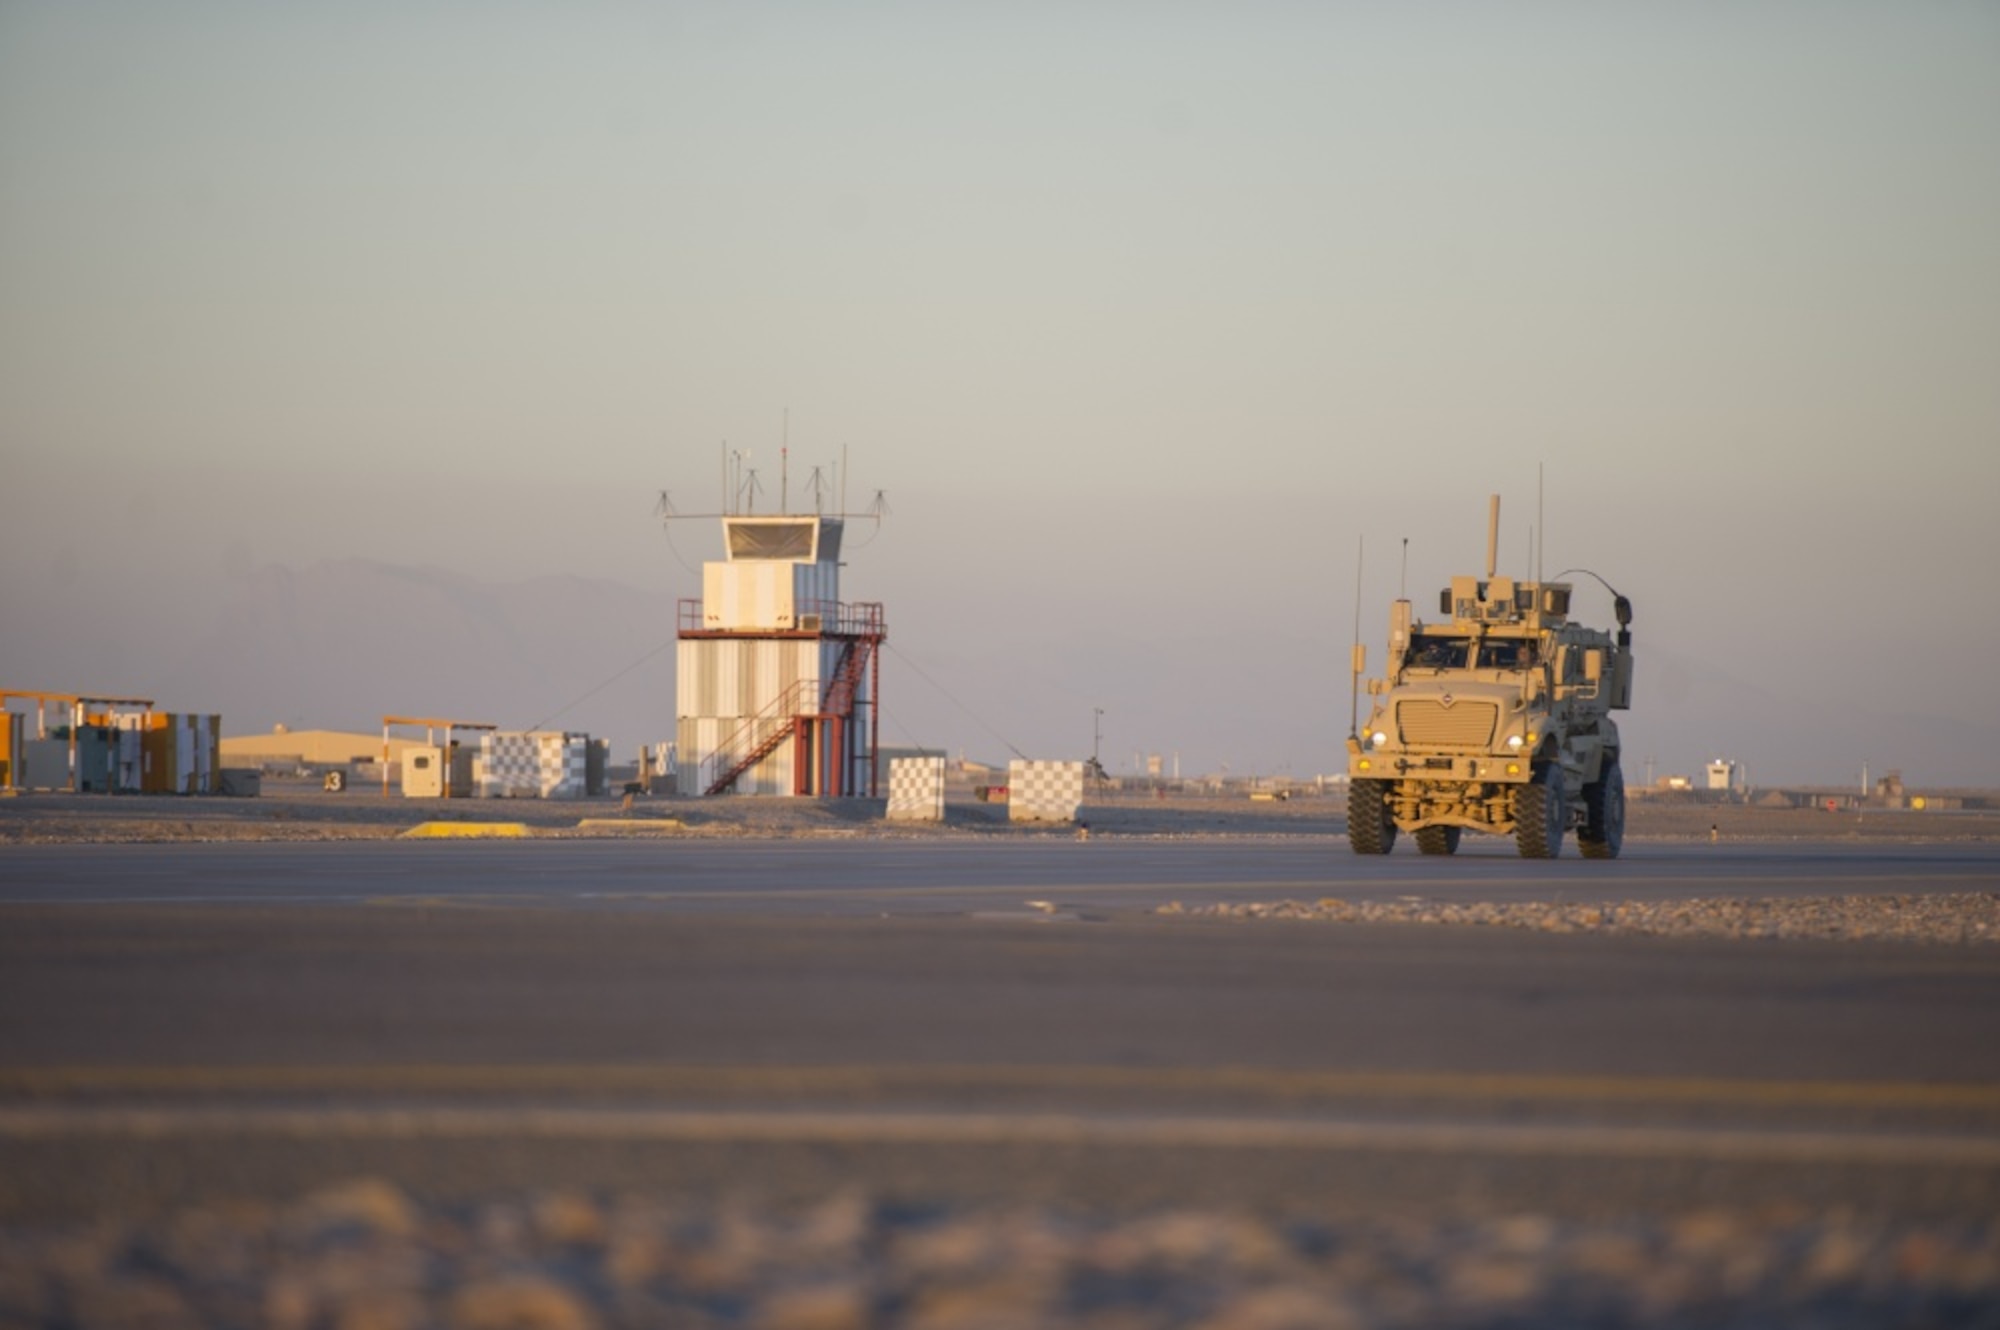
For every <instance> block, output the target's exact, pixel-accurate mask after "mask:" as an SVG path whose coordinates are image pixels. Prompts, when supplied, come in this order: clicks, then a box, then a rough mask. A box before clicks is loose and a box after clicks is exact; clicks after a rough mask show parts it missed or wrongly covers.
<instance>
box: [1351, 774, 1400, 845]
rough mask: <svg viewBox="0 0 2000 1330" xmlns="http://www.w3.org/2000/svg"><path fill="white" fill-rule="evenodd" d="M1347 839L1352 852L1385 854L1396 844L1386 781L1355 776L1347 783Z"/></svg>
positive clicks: (1394, 824) (1394, 825)
mask: <svg viewBox="0 0 2000 1330" xmlns="http://www.w3.org/2000/svg"><path fill="white" fill-rule="evenodd" d="M1347 843H1348V845H1350V846H1351V847H1353V850H1354V852H1355V853H1356V854H1387V853H1388V852H1389V851H1390V850H1392V849H1394V848H1395V846H1396V823H1395V820H1394V819H1393V818H1391V817H1390V816H1389V782H1388V781H1386V780H1357V781H1354V782H1352V783H1350V784H1349V785H1348V787H1347Z"/></svg>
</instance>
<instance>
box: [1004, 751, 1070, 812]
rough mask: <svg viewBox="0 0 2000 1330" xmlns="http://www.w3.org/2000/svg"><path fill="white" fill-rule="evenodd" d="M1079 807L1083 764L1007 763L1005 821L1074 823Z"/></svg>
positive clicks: (1017, 761)
mask: <svg viewBox="0 0 2000 1330" xmlns="http://www.w3.org/2000/svg"><path fill="white" fill-rule="evenodd" d="M1081 807H1083V763H1081V762H1023V761H1020V760H1018V759H1017V760H1015V761H1012V762H1009V763H1008V764H1007V820H1008V821H1009V822H1074V821H1076V812H1077V809H1079V808H1081Z"/></svg>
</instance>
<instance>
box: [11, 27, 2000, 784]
mask: <svg viewBox="0 0 2000 1330" xmlns="http://www.w3.org/2000/svg"><path fill="white" fill-rule="evenodd" d="M781 447H788V449H789V454H790V463H791V465H790V471H791V476H792V484H793V488H792V492H791V497H792V503H793V506H794V507H797V506H799V503H800V502H801V500H800V499H799V495H800V494H801V492H802V489H803V479H804V476H805V475H806V474H807V473H809V471H810V469H811V468H812V467H814V466H820V467H822V468H827V469H829V471H830V468H831V467H833V466H834V465H835V464H836V463H838V462H839V461H840V459H841V458H842V457H845V458H847V459H848V466H849V474H848V476H847V478H846V480H847V497H848V503H849V505H850V507H853V508H857V509H858V508H861V507H864V506H866V505H867V504H868V503H869V502H870V501H871V500H872V499H873V497H874V495H875V494H876V492H877V491H878V490H879V491H882V492H884V493H885V494H886V496H887V500H888V505H889V510H890V515H889V516H888V518H887V519H886V520H885V521H884V522H883V523H882V525H881V528H880V531H879V532H878V533H877V534H875V535H874V537H873V538H872V539H870V540H869V541H868V543H867V544H866V545H865V547H862V548H851V549H850V555H849V566H848V568H847V569H846V571H845V573H844V577H845V583H844V594H845V595H846V596H847V598H849V599H853V600H879V601H881V602H883V603H884V604H885V606H886V607H887V614H888V619H889V625H890V634H891V653H890V655H889V657H888V658H887V661H886V664H885V678H884V703H885V711H886V712H887V719H888V722H889V723H888V724H886V725H885V733H884V741H885V742H888V743H911V742H914V743H925V744H929V745H934V746H940V747H944V748H947V749H948V750H950V751H953V752H957V751H960V750H963V751H966V752H968V754H969V755H971V756H976V757H986V758H989V759H1004V758H1005V757H1006V756H1008V754H1009V750H1010V749H1012V750H1019V751H1023V752H1025V753H1027V754H1028V755H1030V756H1037V757H1042V756H1082V755H1085V754H1087V753H1088V751H1089V748H1090V746H1091V745H1093V744H1096V743H1098V742H1099V740H1098V737H1097V735H1098V732H1099V730H1100V729H1101V733H1102V736H1103V737H1102V740H1101V747H1102V750H1103V755H1104V757H1105V760H1106V763H1107V765H1108V766H1111V767H1112V768H1113V769H1114V770H1117V769H1120V768H1121V767H1123V768H1129V767H1130V765H1131V763H1132V760H1133V755H1134V754H1136V753H1140V752H1159V753H1163V754H1168V755H1179V758H1180V764H1181V766H1182V768H1183V770H1185V771H1189V772H1194V771H1215V770H1218V769H1220V768H1221V767H1223V766H1225V765H1226V766H1228V767H1229V769H1230V770H1232V771H1235V772H1271V773H1287V774H1292V775H1309V774H1313V773H1316V772H1323V771H1337V770H1341V769H1343V768H1344V757H1343V755H1342V752H1341V747H1340V743H1341V739H1342V738H1343V737H1344V735H1345V734H1346V732H1347V728H1348V710H1349V697H1348V692H1349V689H1348V676H1347V661H1348V648H1349V642H1350V639H1351V638H1352V637H1353V635H1354V631H1355V620H1356V616H1357V609H1358V610H1359V618H1360V622H1361V634H1362V637H1363V638H1364V640H1365V641H1367V642H1368V643H1369V644H1370V650H1371V657H1372V660H1373V661H1375V662H1379V659H1380V652H1381V645H1382V641H1383V638H1384V635H1385V631H1386V622H1387V611H1388V602H1389V600H1390V599H1392V598H1393V597H1394V596H1395V595H1396V594H1397V593H1398V591H1399V589H1402V588H1404V587H1405V586H1407V588H1408V590H1409V593H1410V594H1411V596H1412V598H1413V599H1415V600H1416V601H1417V603H1418V606H1419V610H1420V612H1421V610H1422V609H1423V607H1425V606H1426V605H1434V604H1435V602H1434V600H1433V599H1432V598H1433V597H1434V596H1435V591H1436V588H1437V587H1438V586H1439V585H1441V584H1442V583H1443V582H1444V581H1445V580H1446V579H1448V578H1449V577H1450V576H1451V575H1452V574H1454V573H1467V572H1478V571H1480V570H1481V569H1480V566H1481V565H1482V564H1483V560H1484V552H1485V536H1486V532H1485V518H1486V496H1487V495H1488V494H1489V493H1496V492H1497V493H1500V494H1501V495H1502V496H1503V513H1502V533H1501V549H1502V571H1512V572H1517V573H1519V572H1525V571H1527V568H1528V566H1529V564H1530V556H1529V551H1530V550H1531V548H1533V547H1532V545H1531V540H1532V539H1533V538H1534V536H1533V534H1531V529H1532V528H1534V527H1536V526H1537V525H1538V523H1537V514H1538V513H1539V514H1540V515H1541V520H1540V522H1539V526H1540V527H1541V530H1540V532H1539V537H1540V543H1541V549H1540V558H1541V561H1542V564H1543V567H1544V568H1545V570H1546V571H1547V572H1549V573H1551V574H1553V573H1555V572H1557V571H1559V570H1563V569H1568V568H1571V567H1578V566H1580V567H1585V568H1589V569H1591V570H1593V571H1594V572H1596V573H1597V574H1599V575H1600V576H1602V577H1604V578H1605V579H1606V580H1608V581H1609V582H1610V583H1612V584H1613V585H1616V586H1617V587H1618V589H1619V590H1620V591H1621V592H1623V593H1625V594H1626V595H1628V596H1629V597H1631V599H1632V601H1633V603H1634V607H1635V621H1634V625H1633V627H1634V633H1635V639H1636V642H1637V650H1638V683H1637V698H1636V702H1635V706H1634V709H1633V711H1632V712H1630V713H1629V714H1628V715H1627V716H1625V717H1624V718H1623V719H1622V723H1623V725H1624V728H1625V732H1626V746H1627V750H1628V753H1630V754H1631V755H1632V757H1631V758H1628V762H1627V765H1628V768H1630V769H1631V773H1632V775H1633V776H1634V777H1635V779H1636V778H1637V776H1638V775H1639V772H1638V769H1637V767H1638V764H1637V761H1636V760H1634V759H1636V758H1637V756H1638V755H1639V754H1641V753H1643V754H1644V755H1645V756H1646V758H1647V759H1648V760H1649V762H1652V763H1656V764H1657V766H1658V768H1659V770H1661V771H1662V772H1664V771H1668V770H1681V771H1686V770H1691V769H1693V768H1694V767H1696V766H1698V764H1699V763H1701V762H1702V761H1704V760H1705V759H1707V758H1709V757H1713V756H1724V755H1726V756H1732V757H1735V758H1737V759H1738V760H1741V761H1743V762H1745V763H1746V764H1748V765H1749V766H1750V767H1751V768H1752V770H1753V771H1754V772H1755V773H1757V774H1759V775H1761V776H1763V777H1764V778H1765V779H1767V780H1781V779H1782V780H1795V781H1826V782H1835V781H1848V780H1852V779H1855V778H1856V777H1857V775H1858V773H1859V770H1860V768H1861V767H1862V766H1863V765H1864V764H1872V766H1873V767H1874V769H1875V770H1877V771H1878V772H1879V771H1881V770H1883V769H1886V768H1888V767H1891V766H1896V767H1900V768H1902V769H1903V770H1904V771H1905V772H1906V775H1907V776H1908V778H1909V779H1911V780H1912V781H1915V782H1921V783H1930V784H1941V785H1987V786H2000V747H1996V745H1995V744H1994V743H1993V742H1989V740H2000V690H1996V689H1994V688H1993V687H1992V686H1991V678H1992V675H1993V670H1994V665H1993V662H1994V661H1995V659H1996V655H2000V627H1996V618H1995V615H1994V613H1993V610H1992V608H1991V605H1990V600H1991V596H1990V585H1991V583H1992V580H1993V578H1992V572H1993V570H1995V569H1996V568H2000V529H1997V528H1996V524H1995V521H1994V510H1995V507H1996V499H2000V6H1995V5H1992V4H1989V3H1924V2H1921V0H1920V2H1917V3H1866V4H1864V3H1841V2H1838V0H1835V2H1831V3H1755V2H1753V3H1747V4H1741V5H1730V6H1683V5H1618V6H1585V5H1573V4H1536V3H1522V4H1510V5H1505V6H1496V5H1486V4H1470V3H1468V4H1448V3H1437V4H1418V5H1375V4H1346V5H1343V4H1335V3H1328V4H1297V3H1275V2H1257V0H1252V2H1251V3H1243V4H1232V5H1227V6H1223V5H1197V4H1187V3H1164V4H1150V5H1138V4H1131V3H1124V2H1122V0H1105V3H1100V4H1086V5H1073V4H1064V5H1057V4H1044V3H1019V4H1009V5H943V6H941V5H919V4H856V3H827V4H816V5H806V4H773V3H755V2H753V3H743V4H730V5H720V4H699V5H673V4H637V3H633V4H625V3H577V4H571V5H562V6H545V5H526V4H499V5H476V6H475V5H471V4H462V5H461V4H442V3H422V2H421V0H419V2H417V3H396V4H388V3H367V2H366V0H363V2H360V3H354V4H348V5H340V6H331V5H327V6H273V5H262V4H250V3H222V2H219V0H187V2H186V3H179V4H175V5H156V4H137V3H134V4H118V3H93V2H91V0H81V2H79V3H44V2H42V0H0V624H4V625H5V626H4V630H3V631H0V687H13V688H45V689H55V690H82V689H102V690H105V691H135V690H144V691H145V694H146V695H152V696H158V697H160V698H161V699H162V700H163V703H164V704H166V705H176V697H177V696H179V697H187V696H188V695H190V694H198V695H199V700H189V701H187V702H186V703H185V705H186V706H187V708H188V709H214V710H220V711H221V712H223V713H224V718H225V729H226V730H229V731H231V732H234V731H236V730H239V729H241V730H251V729H259V728H266V727H268V724H269V723H270V722H271V721H272V720H273V719H274V717H272V716H269V715H265V714H250V712H249V711H248V710H245V711H242V712H237V711H232V708H231V706H230V698H229V696H228V691H229V690H228V688H227V686H226V685H227V682H228V681H227V679H226V678H223V677H221V676H219V675H218V674H217V673H216V671H215V669H214V668H213V667H212V666H210V667H207V668H205V669H204V670H203V671H201V672H195V671H193V670H192V669H191V667H189V665H188V664H187V662H188V661H190V660H193V659H196V658H197V657H198V652H196V651H195V644H196V643H198V642H199V640H200V638H201V637H202V635H203V634H204V633H205V632H208V631H210V625H213V624H215V623H216V622H217V621H218V619H219V617H221V616H224V615H226V614H227V613H228V612H229V610H230V607H231V606H232V604H234V603H236V602H237V601H238V600H240V599H241V597H242V596H244V595H245V594H246V588H248V587H251V586H254V585H257V584H258V582H257V579H258V575H259V573H260V572H268V571H270V570H273V569H288V570H296V571H301V572H303V571H306V570H310V569H313V568H316V567H320V566H322V565H327V564H333V563H337V562H339V561H344V560H356V559H365V560H371V561H377V562H380V563H383V564H388V565H396V566H405V565H407V566H410V567H419V568H433V569H441V570H446V571H448V572H449V573H451V574H452V575H454V576H465V577H470V578H474V579H482V580H485V581H488V582H491V583H494V584H498V585H505V584H510V583H515V582H520V581H523V580H527V579H535V578H546V577H549V576H568V577H575V578H583V579H593V580H602V581H607V582H616V583H619V584H622V585H624V586H627V587H630V588H632V589H634V590H635V591H637V592H639V593H643V594H644V595H647V596H652V597H655V598H656V599H657V600H658V602H659V604H660V605H661V606H662V607H663V608H662V610H661V632H662V634H663V640H664V638H666V637H670V636H671V632H672V626H671V620H670V617H669V616H670V612H671V603H672V600H673V599H674V598H676V597H680V596H690V595H698V594H699V578H698V576H697V575H696V573H695V572H694V571H692V570H694V569H698V565H699V563H700V562H701V561H702V560H703V559H706V558H713V557H719V539H718V535H717V533H716V531H715V530H714V529H713V526H712V524H708V523H701V522H694V521H689V522H683V523H680V524H677V525H676V527H675V529H674V530H673V533H672V535H671V537H669V535H668V534H667V533H666V532H664V531H663V529H662V526H661V524H660V522H659V521H658V520H656V517H655V505H656V504H657V502H658V499H659V496H660V493H661V491H663V490H664V491H667V492H669V493H670V495H671V496H672V502H673V504H674V506H675V507H676V508H677V509H678V510H679V511H681V512H686V513H694V512H707V511H713V510H714V509H715V508H716V507H717V506H718V504H719V503H720V502H721V496H720V494H719V489H720V484H719V479H718V475H719V471H720V458H721V456H722V454H723V452H724V450H725V449H732V450H736V451H740V452H743V453H746V454H748V456H749V459H750V460H749V463H748V465H750V466H752V467H754V468H756V469H757V471H758V473H759V477H760V480H761V481H762V483H763V485H764V496H765V497H764V498H763V500H761V502H762V503H763V504H765V505H767V506H769V505H774V504H775V503H776V502H777V494H778V490H779V482H778V471H779V467H780V462H779V450H780V448H781ZM1406 540H1407V542H1408V546H1407V574H1405V572H1404V561H1405V553H1404V548H1405V547H1404V542H1405V541H1406ZM850 545H851V546H857V545H860V539H859V537H857V538H856V539H855V540H854V541H851V542H850ZM1357 556H1359V558H1360V562H1361V569H1360V577H1359V581H1360V586H1361V595H1360V599H1359V604H1358V606H1357V600H1356V582H1357V569H1356V563H1357ZM1581 580H1582V581H1584V582H1588V579H1581ZM1589 585H1590V586H1591V587H1593V588H1594V587H1595V583H1589ZM1592 594H1593V593H1591V592H1580V593H1579V597H1578V601H1579V603H1578V610H1579V614H1580V617H1586V618H1589V617H1593V616H1594V617H1595V618H1597V619H1598V620H1599V621H1607V620H1608V618H1609V612H1608V611H1609V605H1608V602H1609V596H1608V595H1599V596H1598V598H1597V599H1596V600H1593V599H1592ZM609 636H610V635H609V634H607V637H609ZM620 640H621V641H622V640H623V639H620ZM592 650H593V648H592V647H591V644H590V643H589V642H588V641H586V642H583V643H579V644H578V651H579V653H580V654H582V655H584V656H586V657H591V653H592ZM616 655H619V652H616V651H611V650H609V649H608V648H607V649H604V650H603V651H602V659H601V660H599V659H596V658H595V657H592V658H591V659H590V660H589V664H590V666H591V667H592V668H593V669H594V668H595V667H596V666H598V665H601V667H602V674H603V675H604V676H607V677H608V676H610V675H612V674H613V673H614V672H615V671H619V670H623V669H625V668H627V667H628V666H631V665H632V663H633V662H632V660H631V659H628V658H618V659H614V658H613V656H616ZM670 659H671V652H669V653H668V654H667V655H666V656H664V657H661V658H660V659H659V662H658V664H657V665H656V666H655V667H653V668H655V669H657V670H658V671H659V673H658V678H657V687H656V688H654V689H653V690H652V692H651V693H649V694H646V695H645V697H644V698H642V700H640V701H637V702H635V703H633V704H632V707H633V709H634V710H635V711H636V712H637V713H638V714H634V715H632V716H630V717H629V722H630V726H629V728H630V738H631V739H632V740H633V741H634V742H636V741H637V740H638V739H639V738H641V737H644V736H647V735H651V734H656V733H659V732H662V727H664V726H665V725H666V724H668V723H669V722H670V721H671V713H672V706H673V703H672V679H671V666H670V665H669V664H668V663H667V662H668V661H669V660H670ZM237 666H238V667H239V668H241V669H244V670H246V671H254V670H255V669H257V668H258V662H257V660H256V659H255V656H254V650H253V651H251V652H249V653H248V654H247V655H246V656H245V657H244V658H242V659H240V660H238V661H237ZM588 672H589V671H586V673H588ZM349 682H352V681H351V680H350V681H349ZM310 686H311V680H309V679H302V680H301V681H300V690H301V691H302V692H303V693H305V694H306V695H307V697H308V698H309V697H310ZM382 692H383V694H384V701H383V702H382V704H381V706H380V708H379V709H380V710H391V709H395V708H396V706H397V701H396V698H395V697H394V696H393V694H394V680H393V678H385V679H384V681H383V685H382ZM215 693H220V694H221V695H219V696H216V695H212V694H215ZM551 700H552V699H551V698H550V697H524V698H522V699H521V700H520V702H519V704H518V705H519V707H520V709H521V711H522V713H523V717H522V720H521V722H520V723H526V719H527V717H528V715H529V713H533V714H534V715H536V716H539V715H540V714H542V712H543V710H544V709H545V706H546V704H547V703H549V702H550V701H551ZM563 700H566V699H563ZM298 706H299V709H300V712H301V714H303V715H304V716H305V717H306V718H307V720H308V721H309V722H311V723H324V724H329V725H332V724H339V725H343V726H345V725H354V724H357V723H358V722H359V721H361V720H362V719H365V718H363V717H349V716H345V715H340V716H323V717H322V716H315V715H313V714H312V713H313V708H312V706H311V704H310V701H309V700H308V701H306V702H303V703H300V704H298ZM1100 708H1101V709H1102V711H1103V713H1104V714H1103V715H1102V717H1101V718H1100V717H1098V716H1097V714H1096V713H1097V711H1098V710H1099V709H1100ZM550 709H552V708H550ZM239 716H240V720H239V719H238V717H239ZM627 720H628V718H627V717H625V716H619V717H617V718H614V719H613V720H612V721H610V722H608V723H609V724H610V725H611V726H612V727H614V728H616V727H619V726H623V725H625V724H626V722H627ZM232 721H236V723H234V724H232V723H230V722H232ZM615 737H616V738H618V739H619V740H620V741H621V746H623V745H622V741H623V740H624V739H625V738H626V735H625V734H622V733H621V734H618V735H616V736H615ZM1170 760H1171V757H1170Z"/></svg>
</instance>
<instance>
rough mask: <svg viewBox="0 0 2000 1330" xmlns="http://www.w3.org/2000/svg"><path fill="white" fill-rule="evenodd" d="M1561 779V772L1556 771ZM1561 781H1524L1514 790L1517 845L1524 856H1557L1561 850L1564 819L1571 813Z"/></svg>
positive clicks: (1535, 857)
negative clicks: (1532, 782)
mask: <svg viewBox="0 0 2000 1330" xmlns="http://www.w3.org/2000/svg"><path fill="white" fill-rule="evenodd" d="M1555 780H1556V781H1558V782H1560V781H1561V780H1562V776H1561V775H1560V774H1557V775H1556V777H1555ZM1568 811H1569V810H1568V808H1567V807H1566V801H1565V800H1564V798H1563V787H1562V786H1561V785H1560V784H1553V783H1552V784H1548V785H1544V784H1542V783H1540V782H1539V781H1537V782H1536V783H1535V784H1533V785H1521V786H1517V787H1515V790H1514V847H1515V848H1516V849H1518V850H1519V851H1520V852H1521V857H1522V858H1523V859H1555V858H1558V857H1560V856H1561V854H1562V845H1563V819H1564V817H1565V815H1566V814H1567V813H1568Z"/></svg>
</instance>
